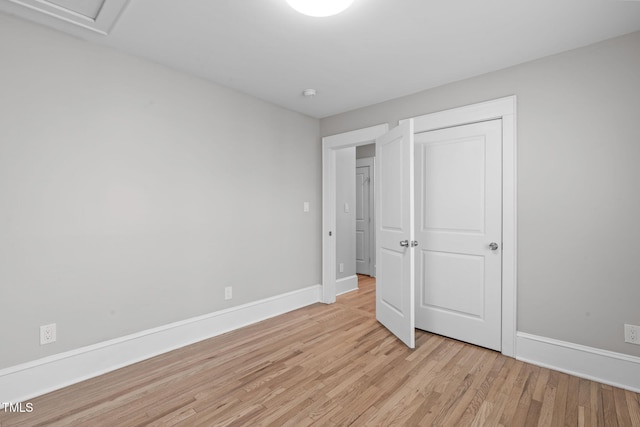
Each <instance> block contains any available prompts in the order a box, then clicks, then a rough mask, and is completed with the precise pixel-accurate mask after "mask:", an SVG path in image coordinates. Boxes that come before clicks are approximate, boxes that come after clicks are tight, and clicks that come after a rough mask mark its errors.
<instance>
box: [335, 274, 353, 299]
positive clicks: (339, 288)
mask: <svg viewBox="0 0 640 427" xmlns="http://www.w3.org/2000/svg"><path fill="white" fill-rule="evenodd" d="M357 290H358V276H357V275H355V274H354V275H353V276H349V277H343V278H342V279H338V280H336V295H342V294H346V293H347V292H353V291H357Z"/></svg>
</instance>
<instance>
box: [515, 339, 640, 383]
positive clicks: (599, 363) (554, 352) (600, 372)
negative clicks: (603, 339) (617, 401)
mask: <svg viewBox="0 0 640 427" xmlns="http://www.w3.org/2000/svg"><path fill="white" fill-rule="evenodd" d="M517 340H518V345H517V348H518V354H517V356H516V359H518V360H521V361H523V362H527V363H531V364H534V365H538V366H542V367H544V368H549V369H553V370H556V371H560V372H564V373H567V374H570V375H574V376H576V377H581V378H586V379H589V380H593V381H598V382H601V383H604V384H609V385H612V386H614V387H619V388H624V389H627V390H631V391H633V392H636V393H640V357H636V356H630V355H627V354H622V353H615V352H613V351H607V350H601V349H598V348H593V347H587V346H584V345H580V344H574V343H570V342H566V341H560V340H556V339H553V338H546V337H540V336H536V335H531V334H527V333H524V332H518V335H517Z"/></svg>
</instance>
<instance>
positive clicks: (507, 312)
mask: <svg viewBox="0 0 640 427" xmlns="http://www.w3.org/2000/svg"><path fill="white" fill-rule="evenodd" d="M494 119H502V349H501V350H502V354H504V355H505V356H510V357H515V355H516V319H517V316H516V308H517V299H516V298H517V293H516V290H517V272H516V266H517V259H516V256H517V251H516V250H517V246H516V245H517V236H516V231H517V226H516V219H517V212H516V208H517V197H516V196H517V194H516V179H517V174H516V165H517V161H516V97H515V95H514V96H508V97H505V98H500V99H495V100H493V101H487V102H481V103H479V104H473V105H468V106H465V107H460V108H454V109H452V110H446V111H440V112H437V113H431V114H426V115H424V116H419V117H413V120H414V126H415V130H414V132H415V133H420V132H428V131H432V130H437V129H443V128H448V127H453V126H461V125H465V124H469V123H477V122H482V121H487V120H494ZM403 121H404V120H401V121H400V122H403Z"/></svg>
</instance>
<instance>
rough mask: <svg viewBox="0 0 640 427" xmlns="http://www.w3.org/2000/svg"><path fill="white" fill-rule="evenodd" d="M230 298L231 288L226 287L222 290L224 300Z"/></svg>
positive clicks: (231, 294)
mask: <svg viewBox="0 0 640 427" xmlns="http://www.w3.org/2000/svg"><path fill="white" fill-rule="evenodd" d="M231 298H233V288H231V286H227V287H226V288H224V299H231Z"/></svg>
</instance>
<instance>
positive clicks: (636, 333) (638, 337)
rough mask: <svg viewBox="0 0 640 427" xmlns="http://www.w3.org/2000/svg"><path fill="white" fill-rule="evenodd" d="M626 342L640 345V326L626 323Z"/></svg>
mask: <svg viewBox="0 0 640 427" xmlns="http://www.w3.org/2000/svg"><path fill="white" fill-rule="evenodd" d="M624 342H629V343H631V344H638V345H640V326H636V325H624Z"/></svg>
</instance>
